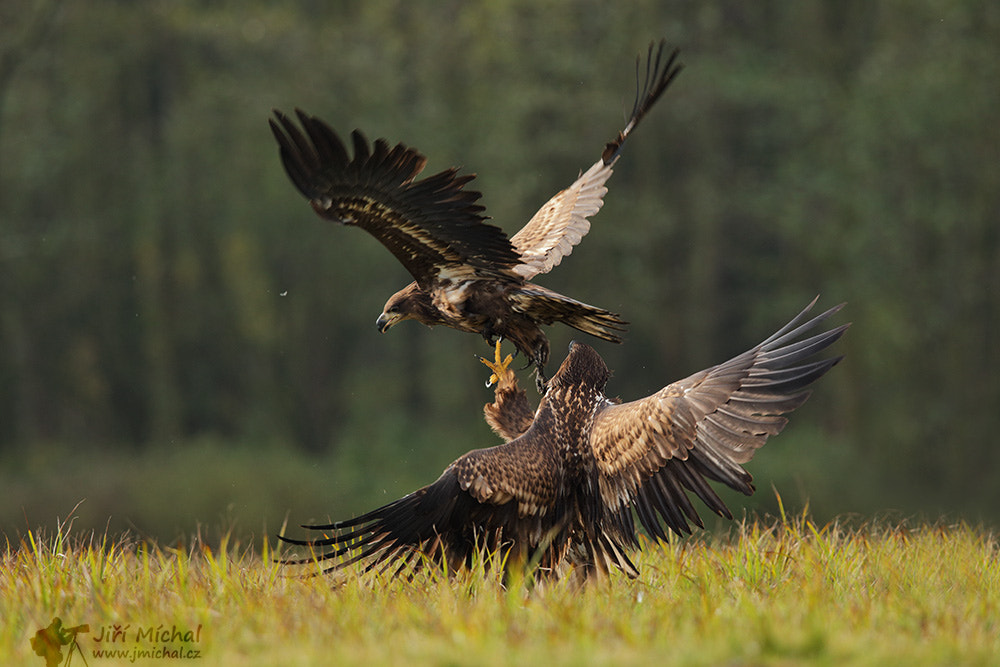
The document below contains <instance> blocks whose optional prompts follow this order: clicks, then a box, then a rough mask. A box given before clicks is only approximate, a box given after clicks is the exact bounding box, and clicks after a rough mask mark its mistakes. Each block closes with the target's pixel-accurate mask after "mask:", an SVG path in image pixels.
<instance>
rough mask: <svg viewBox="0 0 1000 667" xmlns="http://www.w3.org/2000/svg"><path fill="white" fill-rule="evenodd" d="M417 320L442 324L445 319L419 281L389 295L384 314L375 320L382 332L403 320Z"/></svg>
mask: <svg viewBox="0 0 1000 667" xmlns="http://www.w3.org/2000/svg"><path fill="white" fill-rule="evenodd" d="M411 319H412V320H417V321H418V322H423V323H424V324H426V325H427V326H433V325H435V324H441V323H442V322H443V321H444V320H443V318H442V317H441V314H440V313H439V312H438V309H437V308H436V307H435V306H434V304H433V302H432V301H431V297H430V295H429V294H427V292H425V291H423V290H422V289H420V287H418V286H417V283H410V284H409V285H407V286H406V287H404V288H403V289H401V290H399V291H398V292H396V293H395V294H393V295H392V296H390V297H389V300H388V301H386V302H385V307H383V308H382V314H381V315H379V316H378V319H377V320H376V321H375V326H377V327H378V330H379V331H380V332H382V333H385V332H386V331H388V330H389V328H390V327H392V325H394V324H396V323H397V322H402V321H403V320H411Z"/></svg>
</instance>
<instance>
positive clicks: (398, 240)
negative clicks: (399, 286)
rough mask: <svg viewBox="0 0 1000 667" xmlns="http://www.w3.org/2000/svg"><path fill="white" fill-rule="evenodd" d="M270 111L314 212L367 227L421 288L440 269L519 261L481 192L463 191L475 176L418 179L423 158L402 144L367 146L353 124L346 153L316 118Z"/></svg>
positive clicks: (485, 272) (459, 273)
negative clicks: (488, 218)
mask: <svg viewBox="0 0 1000 667" xmlns="http://www.w3.org/2000/svg"><path fill="white" fill-rule="evenodd" d="M274 115H275V119H276V120H275V119H271V120H269V121H268V122H269V123H270V125H271V131H272V132H273V133H274V137H275V139H277V140H278V145H279V146H280V154H281V161H282V163H283V164H284V166H285V171H286V172H288V176H289V178H291V180H292V183H294V184H295V186H296V187H297V188H298V189H299V191H300V192H302V194H303V195H305V196H306V197H307V198H308V199H309V201H310V203H311V204H312V206H313V208H314V209H315V210H316V212H317V213H319V215H321V216H323V217H324V218H327V219H329V220H334V221H337V222H341V223H343V224H346V225H357V226H358V227H361V228H362V229H364V230H365V231H367V232H368V233H370V234H371V235H372V236H374V237H375V238H376V239H378V240H379V241H380V242H381V243H382V244H383V245H384V246H385V247H386V248H388V249H389V251H390V252H392V254H393V255H395V257H396V259H398V260H399V261H400V263H401V264H402V265H403V266H404V267H406V270H407V271H409V272H410V275H412V276H413V278H414V279H415V280H416V281H417V284H418V285H420V287H421V288H422V289H424V290H427V291H430V290H431V289H432V288H433V285H434V282H435V280H436V279H437V278H438V276H439V275H440V274H441V273H442V272H443V271H445V272H447V274H448V277H449V278H453V279H461V278H472V277H476V276H478V277H483V276H492V275H494V274H506V273H508V272H509V268H510V267H512V266H514V265H515V264H517V263H518V262H519V261H520V258H519V256H518V254H517V252H516V251H515V250H514V248H513V246H512V245H511V243H510V240H509V239H508V238H507V236H506V234H504V232H503V230H501V229H500V228H499V227H496V226H494V225H491V224H488V223H486V222H484V220H485V217H484V216H483V214H482V213H483V207H482V206H480V205H479V204H477V203H476V202H477V201H478V200H479V198H480V194H479V193H478V192H476V191H474V190H466V189H464V186H465V185H466V184H467V183H468V182H469V181H471V180H472V179H473V178H475V176H473V175H464V176H460V175H459V174H458V172H457V170H455V169H448V170H445V171H442V172H440V173H437V174H434V175H433V176H428V177H426V178H424V179H421V180H419V181H417V180H414V179H415V178H416V177H417V175H418V174H419V173H420V172H421V171H422V170H423V168H424V165H425V164H426V162H427V159H426V158H425V157H424V156H423V155H421V154H420V153H419V152H417V151H415V150H413V149H411V148H407V147H406V146H404V145H403V144H396V145H395V146H393V147H391V148H390V146H389V144H388V143H386V142H385V141H384V140H382V139H379V140H377V141H376V142H375V144H374V147H370V146H369V144H368V140H367V139H366V138H365V136H364V135H363V134H362V133H361V132H360V131H359V130H355V131H354V132H353V133H352V134H351V139H352V143H353V148H354V157H353V158H351V157H349V155H348V152H347V148H346V146H344V144H343V142H342V141H341V140H340V137H338V136H337V134H336V132H334V131H333V130H332V129H331V128H330V126H328V125H327V124H326V123H324V122H323V121H322V120H320V119H318V118H316V117H315V116H310V115H308V114H306V113H303V112H302V111H300V110H296V115H297V116H298V119H299V123H300V124H301V126H302V129H301V130H300V129H299V128H298V127H297V126H296V125H295V123H294V122H293V121H292V120H291V119H290V118H288V117H287V116H285V115H284V114H282V113H281V112H279V111H275V112H274Z"/></svg>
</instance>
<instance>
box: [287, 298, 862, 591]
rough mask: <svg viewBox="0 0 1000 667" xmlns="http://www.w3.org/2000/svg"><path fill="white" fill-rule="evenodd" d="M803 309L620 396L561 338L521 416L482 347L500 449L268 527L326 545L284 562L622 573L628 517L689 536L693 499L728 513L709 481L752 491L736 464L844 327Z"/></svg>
mask: <svg viewBox="0 0 1000 667" xmlns="http://www.w3.org/2000/svg"><path fill="white" fill-rule="evenodd" d="M815 302H816V301H815V300H813V302H812V303H810V304H809V305H808V306H807V307H806V308H805V309H804V310H803V311H802V312H801V313H799V314H798V315H797V316H796V317H795V318H794V319H793V320H792V321H791V322H789V323H788V324H786V325H785V326H784V327H782V328H781V329H780V330H779V331H777V332H776V333H775V334H773V335H772V336H771V337H769V338H768V339H767V340H765V341H764V342H762V343H761V344H759V345H757V346H756V347H754V348H752V349H751V350H749V351H747V352H744V353H743V354H740V355H738V356H736V357H733V358H732V359H730V360H729V361H727V362H725V363H723V364H720V365H718V366H714V367H712V368H709V369H707V370H704V371H701V372H698V373H695V374H694V375H691V376H690V377H688V378H686V379H684V380H681V381H679V382H675V383H673V384H670V385H668V386H666V387H664V388H663V389H661V390H660V391H658V392H656V393H655V394H653V395H651V396H647V397H645V398H642V399H639V400H637V401H632V402H630V403H618V402H616V401H613V400H610V399H609V398H608V397H607V396H606V395H605V385H606V384H607V382H608V380H609V378H610V377H611V372H610V371H609V370H608V367H607V366H606V365H605V363H604V361H603V360H602V359H601V357H600V356H599V355H598V354H597V352H595V351H594V350H593V348H591V347H589V346H587V345H584V344H582V343H572V344H571V345H570V350H569V354H568V356H567V357H566V359H565V361H563V363H562V365H561V366H560V368H559V371H558V372H557V373H556V374H555V375H554V376H553V377H552V379H551V380H550V381H549V384H548V391H547V393H546V394H545V395H544V396H543V397H542V399H541V402H540V403H539V406H538V409H537V410H536V411H535V412H534V413H533V414H532V411H531V409H530V407H528V402H527V398H526V396H525V393H524V391H523V390H521V389H519V388H518V386H517V379H516V377H515V376H514V374H513V373H512V372H511V371H510V370H509V369H508V368H507V364H509V363H510V357H508V358H507V359H506V360H505V361H504V362H501V361H500V347H499V345H497V349H496V353H497V354H496V362H487V364H488V365H490V366H491V368H493V370H494V372H495V374H496V375H497V377H498V379H499V383H498V385H497V387H496V390H495V392H496V393H495V400H494V403H492V404H489V405H487V406H486V407H485V409H484V411H485V415H486V420H487V422H489V424H490V425H491V426H492V427H493V429H494V430H495V431H496V432H497V433H498V434H499V435H501V437H503V438H504V439H505V440H507V442H505V443H504V444H502V445H498V446H496V447H490V448H487V449H477V450H474V451H471V452H469V453H468V454H465V455H464V456H462V457H460V458H459V459H458V460H456V461H455V462H454V463H452V464H451V465H450V466H448V467H447V468H446V469H445V471H444V473H443V474H442V475H441V477H440V478H439V479H438V480H437V481H436V482H434V483H433V484H431V485H429V486H425V487H424V488H422V489H419V490H417V491H414V492H413V493H411V494H409V495H407V496H405V497H403V498H401V499H399V500H396V501H395V502H392V503H389V504H388V505H385V506H384V507H380V508H378V509H376V510H373V511H371V512H368V513H366V514H362V515H361V516H358V517H356V518H354V519H349V520H347V521H338V522H336V523H331V524H328V525H314V526H303V527H304V528H307V529H311V530H320V531H324V532H325V533H326V535H325V536H324V537H321V538H318V539H312V540H298V539H292V538H289V537H284V536H283V537H282V539H283V540H285V541H286V542H290V543H292V544H298V545H306V546H309V547H312V548H314V549H316V548H319V549H320V550H322V549H324V548H326V549H328V550H327V551H326V552H325V553H316V554H314V557H313V558H304V559H300V560H289V561H287V563H289V564H307V563H313V562H314V561H316V560H318V561H320V562H321V563H322V564H323V566H324V572H331V571H334V570H338V569H341V568H343V567H345V566H348V565H350V564H353V563H355V562H360V563H363V564H364V565H365V570H366V571H369V570H378V571H387V572H390V573H391V574H393V575H397V574H399V573H401V572H404V571H406V570H407V569H412V568H419V567H420V566H421V565H422V564H423V563H425V562H426V561H425V558H429V559H431V560H432V561H433V562H435V563H438V564H439V565H442V566H445V567H447V568H448V569H449V570H452V571H454V570H456V569H458V568H461V567H464V566H468V565H469V564H470V563H471V562H472V560H473V558H474V557H475V555H476V554H477V553H489V554H499V555H500V559H501V561H502V562H503V563H505V564H506V566H507V567H508V568H509V567H514V566H523V564H525V563H532V564H536V565H537V567H538V568H539V570H538V571H539V573H540V574H543V575H549V576H556V577H557V576H561V575H563V574H568V573H570V572H572V573H574V575H575V576H580V577H583V578H586V577H588V576H591V575H596V576H605V575H607V574H608V573H609V572H610V571H611V570H612V569H614V568H617V569H619V570H621V571H622V572H624V573H625V574H627V575H628V576H630V577H634V576H637V575H638V571H637V569H636V567H635V565H634V564H633V563H632V561H631V560H630V559H629V556H628V554H629V552H630V551H633V550H635V549H638V548H639V541H638V539H637V537H636V527H635V522H634V519H635V517H638V519H639V523H640V524H641V525H642V527H643V528H644V529H645V530H646V532H647V533H648V534H649V535H650V536H651V537H653V538H656V539H659V540H666V539H667V533H666V531H667V530H671V531H673V532H675V533H677V534H678V535H682V534H684V533H690V532H691V526H690V523H689V522H691V523H694V524H695V525H697V526H699V527H702V526H703V524H702V521H701V518H700V517H699V516H698V512H697V511H696V509H695V506H694V504H693V503H692V500H691V498H690V497H689V495H688V494H689V493H693V494H694V495H695V496H697V497H698V498H699V499H700V500H701V501H702V502H704V503H705V504H706V505H707V506H708V507H709V509H711V510H712V511H713V512H715V513H717V514H718V515H720V516H722V517H725V518H728V519H731V518H732V513H731V512H730V511H729V509H728V508H727V507H726V505H725V503H723V501H722V500H721V499H720V498H719V496H718V495H717V494H716V493H715V491H714V490H713V488H712V486H711V485H710V484H709V481H713V482H721V483H722V484H725V485H726V486H728V487H730V488H732V489H735V490H737V491H740V492H742V493H744V494H746V495H750V494H751V493H753V491H754V487H753V484H752V478H751V475H750V473H748V472H747V471H746V470H745V469H744V468H743V467H742V465H741V464H744V463H746V462H748V461H749V460H750V459H751V458H752V457H753V455H754V453H755V452H756V450H757V449H759V448H760V447H761V446H763V445H764V443H765V442H766V441H767V438H768V436H772V435H777V434H778V433H779V432H780V431H781V430H782V428H784V426H785V424H786V422H787V419H786V418H785V417H784V416H783V415H785V414H786V413H788V412H791V411H792V410H794V409H795V408H797V407H799V406H800V405H802V404H803V403H804V402H805V400H806V399H807V398H808V396H809V391H808V389H807V387H808V386H809V385H810V384H812V383H813V382H814V381H816V380H817V379H818V378H820V377H821V376H822V375H823V374H824V373H826V372H827V371H828V370H829V369H830V368H831V367H832V366H833V365H834V364H836V363H837V362H838V361H839V360H840V359H841V357H840V356H835V357H828V358H815V357H816V355H818V354H820V353H821V352H822V351H823V350H825V349H826V348H827V347H829V346H830V345H831V344H833V343H834V342H835V341H836V340H837V339H838V338H840V336H841V335H842V334H843V333H844V331H845V330H846V329H847V327H848V326H849V324H844V325H841V326H838V327H835V328H832V329H828V330H826V331H821V332H819V333H815V332H814V330H815V329H816V328H817V327H818V326H819V325H820V323H822V322H824V321H825V320H826V319H827V318H829V317H830V316H831V315H833V314H834V313H836V312H837V311H839V310H840V308H841V307H842V306H843V304H841V305H840V306H835V307H833V308H831V309H829V310H827V311H826V312H824V313H822V314H820V315H817V316H815V317H813V318H812V319H807V318H808V313H809V311H810V309H811V308H812V306H813V305H814V304H815ZM518 564H520V565H518Z"/></svg>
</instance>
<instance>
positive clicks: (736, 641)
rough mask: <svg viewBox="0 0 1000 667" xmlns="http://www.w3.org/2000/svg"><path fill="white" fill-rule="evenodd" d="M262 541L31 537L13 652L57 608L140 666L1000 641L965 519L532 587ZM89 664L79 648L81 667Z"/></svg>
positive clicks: (782, 656)
mask: <svg viewBox="0 0 1000 667" xmlns="http://www.w3.org/2000/svg"><path fill="white" fill-rule="evenodd" d="M261 546H262V545H239V544H230V543H228V542H227V540H225V539H223V541H222V543H221V544H218V545H216V546H215V547H214V548H209V547H208V546H205V545H202V544H196V545H195V546H192V547H188V548H186V549H184V550H178V549H168V548H160V547H157V546H155V545H150V544H145V543H132V542H129V541H128V540H127V539H124V540H118V541H113V540H110V539H105V538H101V537H100V536H92V535H83V534H76V535H75V534H73V532H72V530H71V529H70V528H68V527H67V526H66V525H63V526H60V528H59V529H58V530H56V531H54V532H53V534H50V535H39V534H35V533H28V534H26V535H25V536H24V538H23V539H22V541H21V543H19V544H7V545H6V549H5V551H4V554H3V561H2V569H0V618H3V619H4V623H3V624H2V625H0V663H2V664H5V665H6V664H17V665H32V664H38V665H42V664H44V662H43V660H42V658H41V657H39V656H37V655H36V654H35V653H34V652H33V651H32V644H31V641H30V640H31V639H32V637H34V636H35V633H36V632H37V631H38V630H40V629H42V628H45V627H47V626H49V624H50V623H52V620H53V618H54V617H59V618H60V619H61V620H62V622H63V624H64V626H77V625H80V624H87V625H88V626H89V630H88V631H87V632H80V633H79V634H78V635H77V645H78V647H79V649H80V650H81V651H82V652H83V656H82V657H83V658H86V661H87V663H88V664H90V665H110V664H131V662H130V661H131V660H132V659H133V658H135V657H136V655H138V656H140V658H139V659H138V660H136V663H135V664H181V665H184V664H192V665H209V664H212V665H214V664H235V665H273V664H301V665H312V664H331V665H334V664H393V663H395V664H414V665H417V664H446V665H450V664H453V665H473V664H474V665H493V664H497V665H500V664H541V665H548V666H552V665H578V664H616V665H621V664H678V665H794V664H827V665H842V664H857V665H886V664H898V665H956V664H958V665H968V664H973V665H974V664H982V665H986V664H996V660H997V658H998V656H1000V564H998V563H997V556H998V541H997V538H996V536H994V535H992V534H990V533H988V532H986V531H983V530H979V529H975V528H973V527H970V526H968V525H965V524H957V525H933V526H932V525H905V524H903V525H899V524H895V525H890V524H888V523H880V522H870V523H864V524H859V525H855V526H847V525H845V524H843V523H839V522H834V523H831V524H828V525H825V526H822V527H817V526H815V525H814V524H813V523H812V522H811V521H810V520H808V519H807V518H804V517H799V518H795V519H788V520H781V519H774V520H759V521H744V522H742V523H738V524H735V527H734V529H733V531H732V532H731V533H730V534H728V535H723V536H711V535H707V534H706V535H705V536H702V537H695V538H694V539H690V540H687V541H678V542H676V543H672V544H669V545H665V546H662V547H655V546H652V545H649V546H648V547H647V548H645V549H644V551H643V552H642V554H638V555H637V564H638V565H639V567H640V569H641V571H642V575H641V577H640V578H639V579H637V580H629V579H627V578H626V577H624V576H615V577H613V578H612V579H611V581H610V582H604V583H598V584H594V585H590V586H587V587H586V588H584V589H582V590H581V589H574V588H572V587H571V586H568V585H562V584H557V585H553V586H549V587H548V588H546V589H545V590H535V591H532V592H527V591H526V590H525V589H523V588H515V587H511V589H509V590H504V589H503V588H502V587H501V586H500V585H499V583H498V581H497V577H496V576H495V575H492V574H484V573H483V572H482V571H478V572H472V573H466V574H463V575H459V576H457V577H454V578H451V579H449V578H447V577H443V576H437V575H426V576H421V577H418V579H417V580H416V581H414V582H411V583H405V582H398V581H381V580H378V579H367V580H362V579H359V578H358V577H357V576H354V575H353V574H352V575H351V576H349V577H348V578H347V579H346V580H345V581H344V583H343V584H342V585H339V586H333V585H331V582H330V580H329V579H325V578H321V577H313V578H306V579H298V578H290V577H286V576H283V575H282V569H281V567H279V566H277V565H275V564H273V563H272V562H271V561H272V557H273V555H274V554H273V553H272V552H271V551H270V550H269V547H268V546H267V545H263V553H260V552H261ZM102 633H103V635H104V636H103V639H102V640H101V641H97V639H98V638H99V637H101V634H102ZM112 640H113V641H112ZM71 647H72V645H69V646H65V647H62V656H63V658H64V659H65V656H66V655H67V650H68V649H69V648H71ZM95 649H97V650H108V649H111V650H118V651H122V653H120V654H119V656H120V657H118V658H111V657H106V656H105V657H102V656H100V655H98V654H95V653H94V650H95ZM164 649H165V650H166V653H163V650H164ZM157 651H160V652H157ZM137 652H138V653H137ZM194 652H197V657H195V653H194ZM142 656H146V657H142ZM83 662H84V661H83V659H81V656H80V655H78V654H77V653H76V651H75V650H74V652H73V655H72V664H83Z"/></svg>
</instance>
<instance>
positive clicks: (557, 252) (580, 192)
mask: <svg viewBox="0 0 1000 667" xmlns="http://www.w3.org/2000/svg"><path fill="white" fill-rule="evenodd" d="M665 48H666V44H665V42H660V45H659V48H658V49H657V51H656V54H655V56H654V54H653V45H650V47H649V53H648V54H647V59H646V73H645V77H644V79H643V78H641V77H640V75H639V72H640V61H639V60H638V59H636V98H635V103H634V104H633V106H632V114H631V116H630V117H629V120H628V123H627V124H626V125H625V128H624V129H623V130H622V131H621V132H619V133H618V136H617V137H616V138H615V140H614V141H612V142H610V143H608V144H607V146H606V147H605V149H604V152H603V154H602V156H601V159H600V160H598V161H597V162H595V163H594V165H593V166H591V167H590V169H588V170H587V171H585V172H584V173H583V174H581V175H580V177H579V178H577V179H576V181H575V182H574V183H573V184H572V185H571V186H569V187H568V188H566V189H565V190H562V191H560V192H559V193H558V194H556V195H555V196H554V197H552V199H550V200H549V201H548V202H546V203H545V205H544V206H542V208H540V209H539V210H538V212H537V213H535V215H534V216H533V217H532V218H531V220H529V221H528V224H526V225H525V226H524V227H523V228H521V230H520V231H519V232H518V233H516V234H514V236H513V237H511V239H510V241H511V243H512V244H513V246H514V248H515V249H517V251H518V252H519V253H520V254H521V263H520V264H518V265H517V266H516V267H514V270H515V272H517V273H518V275H520V276H521V277H522V278H524V279H525V280H530V279H531V278H533V277H534V276H536V275H538V274H539V273H548V272H549V271H551V270H552V268H553V267H556V266H558V265H559V263H560V262H561V261H562V259H563V257H566V256H567V255H569V254H570V253H571V252H573V247H574V246H575V245H576V244H577V243H579V242H580V239H582V238H583V237H584V236H586V235H587V232H589V231H590V221H589V220H588V218H590V217H591V216H592V215H594V214H596V213H597V212H598V211H599V210H600V209H601V206H602V205H603V203H604V195H605V194H607V192H608V189H607V188H606V187H605V185H604V184H605V182H607V180H608V179H609V178H610V177H611V173H612V168H613V167H614V164H615V162H616V161H617V160H618V155H619V154H620V152H621V148H622V145H623V144H624V143H625V139H626V137H628V135H629V134H630V133H631V132H632V131H633V130H634V129H635V128H636V127H637V126H638V125H639V122H640V121H641V120H642V118H643V117H644V116H645V115H646V113H648V112H649V110H650V109H651V108H652V107H653V105H654V104H655V103H656V101H657V100H658V99H660V96H661V95H663V92H664V91H665V90H666V89H667V86H669V85H670V83H671V81H673V80H674V77H676V76H677V73H678V72H680V70H681V65H680V64H678V63H677V62H676V60H677V54H678V51H677V50H676V49H675V50H674V51H673V52H671V54H670V56H669V57H667V58H664V50H665Z"/></svg>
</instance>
